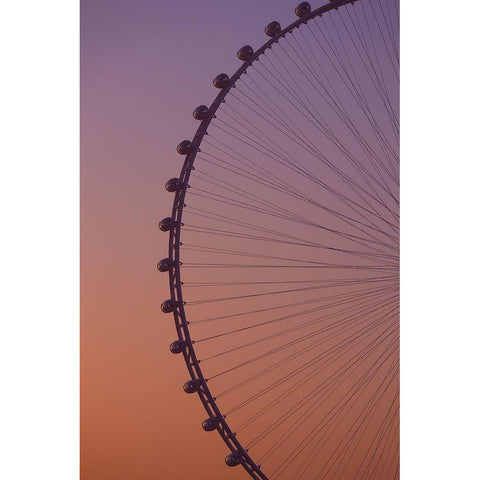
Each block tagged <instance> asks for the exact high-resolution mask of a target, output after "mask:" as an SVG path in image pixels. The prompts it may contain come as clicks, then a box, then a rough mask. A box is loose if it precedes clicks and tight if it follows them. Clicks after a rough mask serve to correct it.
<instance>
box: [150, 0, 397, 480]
mask: <svg viewBox="0 0 480 480" xmlns="http://www.w3.org/2000/svg"><path fill="white" fill-rule="evenodd" d="M295 14H296V16H297V19H296V20H295V21H294V22H293V23H292V24H290V25H289V26H287V27H286V28H283V29H282V27H281V25H280V24H279V23H278V22H277V21H273V22H271V23H269V24H268V25H267V26H266V28H265V34H266V35H267V38H268V41H267V42H266V43H265V44H264V45H262V46H261V47H260V48H259V49H258V50H256V51H255V50H254V49H253V48H252V47H251V46H250V45H245V46H243V47H242V48H240V49H239V50H238V53H237V56H238V59H239V62H241V63H240V66H239V68H238V70H237V71H236V72H235V73H233V74H232V75H231V76H229V75H227V74H226V73H220V74H219V75H217V76H216V77H215V79H214V80H213V85H214V87H216V88H217V89H218V95H217V96H216V98H215V99H214V100H213V102H212V103H211V105H210V106H206V105H200V106H199V107H197V108H196V109H195V110H194V112H193V116H194V117H195V119H197V120H198V121H199V122H200V123H199V127H198V129H197V131H196V133H195V135H194V137H193V139H192V140H184V141H182V142H181V143H180V144H179V145H178V147H177V151H178V153H179V154H180V155H183V156H185V160H184V163H183V167H182V169H181V172H180V175H179V176H178V178H172V179H170V180H168V181H167V183H166V185H165V188H166V189H167V191H168V192H171V193H172V194H173V195H174V199H173V208H172V213H171V216H169V217H167V218H164V219H163V220H161V221H160V223H159V228H160V230H161V231H163V232H168V233H169V247H168V257H167V258H164V259H163V260H160V261H159V262H158V265H157V267H158V270H160V271H161V272H168V275H169V282H170V298H168V299H167V300H165V301H164V302H163V303H162V306H161V309H162V311H163V312H165V313H168V314H173V318H174V321H175V327H176V331H177V335H178V339H176V340H175V341H173V343H172V344H171V345H170V351H171V352H172V353H173V354H176V355H179V356H181V357H183V359H184V361H185V363H186V366H187V370H188V373H189V375H190V378H189V379H188V380H187V381H186V382H185V383H184V385H183V389H184V391H185V392H186V393H187V394H195V395H196V396H198V398H199V399H200V401H201V402H202V404H203V406H204V408H205V410H206V417H205V419H204V420H203V423H202V422H201V419H199V420H200V421H199V426H200V424H201V427H202V428H203V430H205V431H206V432H213V431H216V432H218V434H219V435H220V437H221V439H222V440H223V441H224V442H225V444H226V446H227V449H226V457H225V463H226V465H227V466H229V467H240V466H241V467H243V468H244V469H245V470H246V472H247V473H248V474H249V475H250V476H251V477H252V478H254V479H262V480H267V479H268V480H274V479H289V480H299V479H309V480H317V479H339V478H341V479H342V480H348V479H352V480H353V479H355V480H358V479H368V480H371V479H379V480H390V479H396V478H399V452H398V449H399V445H398V435H399V433H398V428H399V385H398V381H399V380H398V378H399V353H398V349H399V345H398V342H399V338H398V333H399V331H398V329H399V298H398V294H399V291H398V290H399V114H398V112H399V95H398V90H399V45H398V36H399V30H398V23H399V11H398V0H349V1H345V0H333V1H330V2H328V3H326V4H324V5H322V6H320V7H319V8H316V9H313V8H312V7H311V6H310V4H309V3H308V2H302V3H301V4H299V5H298V6H297V7H296V9H295ZM207 434H208V433H206V435H207ZM226 478H228V477H226Z"/></svg>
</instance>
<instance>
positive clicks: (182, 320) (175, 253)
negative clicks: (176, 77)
mask: <svg viewBox="0 0 480 480" xmlns="http://www.w3.org/2000/svg"><path fill="white" fill-rule="evenodd" d="M356 1H358V0H330V3H328V4H326V5H323V6H321V7H319V8H317V9H315V10H313V11H312V12H311V13H310V14H308V15H306V16H304V17H301V18H299V19H298V20H296V21H295V22H293V23H291V24H290V25H289V26H288V27H286V28H285V29H283V30H282V31H281V32H279V33H278V34H277V35H275V36H274V37H272V38H271V39H270V40H268V41H267V42H266V43H265V44H264V45H262V46H261V47H260V48H259V49H258V50H257V51H256V52H254V53H253V55H252V56H251V57H250V58H249V60H247V61H245V62H243V64H242V65H241V66H240V68H238V70H237V71H236V72H235V73H234V74H233V75H232V77H231V78H230V80H229V82H228V85H227V86H226V87H225V88H223V89H221V91H220V93H219V94H218V95H217V97H216V98H215V100H214V101H213V102H212V104H211V105H210V107H209V109H208V117H207V118H205V119H204V120H202V121H201V124H200V126H199V127H198V129H197V131H196V133H195V136H194V138H193V140H192V145H193V148H192V151H191V152H190V153H188V154H187V156H186V158H185V161H184V163H183V167H182V170H181V174H180V177H179V180H180V182H181V188H180V189H179V190H177V191H176V192H175V199H174V201H173V208H172V215H171V218H172V220H173V226H172V227H171V228H170V236H169V246H168V258H169V260H170V261H171V267H170V269H169V281H170V294H171V300H172V301H173V302H174V303H173V306H174V308H173V316H174V320H175V328H176V331H177V335H178V340H179V341H180V342H182V345H183V349H182V353H183V357H184V359H185V363H186V365H187V369H188V371H189V373H190V377H191V380H192V381H193V382H195V386H196V392H197V393H198V395H199V397H200V400H201V402H202V404H203V406H204V408H205V410H206V411H207V413H208V416H209V417H210V418H212V419H215V420H216V421H217V422H218V426H217V428H216V430H217V431H218V433H219V434H220V436H221V437H222V439H223V441H224V442H225V443H226V445H227V446H228V448H229V449H230V450H231V452H232V455H233V457H231V458H232V459H233V460H234V464H241V465H242V466H243V468H244V469H245V470H246V471H247V472H248V473H249V475H250V476H251V477H252V478H254V479H257V480H259V479H261V480H268V477H267V476H266V475H265V473H263V472H262V470H261V467H260V465H257V464H256V463H255V462H254V460H253V459H252V458H251V457H250V455H249V454H248V451H247V450H246V449H245V448H244V447H243V446H242V444H241V443H240V442H239V440H238V439H237V438H236V434H235V433H234V432H233V431H232V430H231V428H230V427H229V425H228V423H227V421H226V419H225V417H224V416H223V415H222V413H221V411H220V409H219V408H218V406H217V404H216V399H215V397H214V396H213V395H212V393H211V392H210V389H209V387H208V385H207V380H206V379H205V377H204V375H203V373H202V369H201V367H200V361H199V360H198V359H197V356H196V354H195V349H194V346H193V345H194V341H193V340H192V339H191V337H190V332H189V328H188V324H189V322H188V320H187V316H186V313H185V308H184V305H185V302H184V300H183V294H182V282H181V276H180V273H181V265H182V262H181V260H180V247H181V245H182V243H181V241H180V236H181V227H182V214H183V209H184V207H185V206H186V205H185V203H184V202H185V195H186V192H187V188H188V181H189V178H190V173H191V171H192V170H194V169H195V167H194V161H195V157H196V155H197V153H198V152H199V151H200V145H201V143H202V140H203V138H204V136H205V135H207V128H208V126H209V125H210V122H211V120H212V119H213V118H215V113H216V111H217V110H218V108H219V107H220V105H221V104H222V103H223V102H224V98H225V96H226V95H227V94H228V93H229V92H230V90H231V89H232V88H234V87H235V82H236V81H237V80H238V79H239V78H240V76H241V75H242V74H244V73H246V71H247V69H248V68H249V67H250V66H251V65H252V64H253V62H255V61H256V60H257V59H258V58H259V56H260V55H262V54H263V53H264V52H265V51H266V49H267V48H271V46H272V44H274V43H276V42H278V41H279V39H280V38H282V37H284V36H285V35H286V34H287V33H291V32H292V31H293V29H295V28H299V27H300V26H301V25H302V24H304V23H307V22H308V21H309V20H311V19H313V18H315V17H318V16H321V15H322V14H323V13H326V12H328V11H330V10H333V9H338V8H339V7H341V6H343V5H347V4H349V3H350V4H353V3H354V2H356Z"/></svg>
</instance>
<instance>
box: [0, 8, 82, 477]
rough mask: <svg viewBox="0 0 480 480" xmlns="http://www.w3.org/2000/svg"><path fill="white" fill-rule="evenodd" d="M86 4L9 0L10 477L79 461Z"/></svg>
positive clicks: (5, 241) (6, 430)
mask: <svg viewBox="0 0 480 480" xmlns="http://www.w3.org/2000/svg"><path fill="white" fill-rule="evenodd" d="M78 33H79V15H78V4H77V3H76V2H72V1H65V0H57V1H53V0H50V1H41V2H39V1H34V0H30V1H21V2H14V1H11V2H2V3H1V7H0V43H1V45H2V55H1V65H2V74H1V77H0V78H1V88H0V95H1V99H0V115H1V141H0V144H1V153H0V159H1V175H0V177H1V178H0V182H1V187H0V208H1V225H2V227H3V228H2V233H1V237H0V238H1V249H0V252H1V253H0V255H1V263H0V265H1V273H2V289H1V293H2V295H1V297H2V300H1V302H0V304H1V312H0V318H1V320H0V321H1V332H0V363H1V369H2V373H1V377H0V378H1V384H0V385H1V387H2V391H1V393H0V403H1V406H0V416H1V418H0V452H1V453H0V457H1V460H0V478H3V479H6V480H7V479H8V480H14V479H22V480H23V479H25V480H27V479H28V480H30V479H48V480H69V479H75V478H78V475H79V474H78V470H79V461H78V450H79V440H78V438H79V428H78V423H79V421H78V419H79V416H78V410H79V401H78V398H79V388H78V383H79V373H78V370H79V362H78V356H79V348H78V343H79V335H78V330H79V323H78V322H79V314H78V310H79V301H78V284H79V280H78V277H79V268H78V265H79V253H78V251H79V240H78V238H79V229H78V220H79V213H78V210H79V201H78V194H79V189H78V156H79V153H78V151H79V143H78V124H79V120H78V119H79V108H78V103H79V102H78V92H79V81H78V63H79V62H78V59H79V55H78Z"/></svg>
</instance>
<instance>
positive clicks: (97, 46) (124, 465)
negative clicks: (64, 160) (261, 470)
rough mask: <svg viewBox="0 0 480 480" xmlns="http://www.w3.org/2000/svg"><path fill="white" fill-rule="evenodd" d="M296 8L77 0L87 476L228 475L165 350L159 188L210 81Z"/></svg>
mask: <svg viewBox="0 0 480 480" xmlns="http://www.w3.org/2000/svg"><path fill="white" fill-rule="evenodd" d="M297 3H298V2H297ZM321 3H323V2H312V6H313V7H316V6H318V5H320V4H321ZM295 5H296V3H295V2H292V1H290V0H288V1H285V0H281V1H279V0H262V1H254V0H249V1H242V2H232V1H230V2H224V1H219V0H218V1H201V2H198V1H191V0H189V1H184V2H166V1H161V0H157V1H153V0H150V1H149V0H135V1H134V0H129V1H124V0H82V1H81V129H82V131H81V134H82V138H81V190H82V198H81V221H82V233H81V256H82V262H81V269H82V271H81V273H82V277H81V288H82V291H81V308H82V311H81V313H82V323H81V343H82V345H81V353H82V358H81V367H82V371H81V382H82V399H81V400H82V405H81V408H82V410H81V431H82V438H81V449H82V458H81V468H82V470H81V471H82V473H81V478H82V479H83V480H87V479H88V480H93V479H95V480H109V479H115V480H123V479H125V480H126V479H129V480H130V479H141V480H150V479H151V480H153V479H159V478H175V479H182V478H195V479H196V480H207V479H208V480H220V479H223V478H225V474H226V473H227V472H226V471H225V469H226V467H225V465H224V461H223V458H224V456H225V454H226V453H227V452H226V448H225V446H224V445H223V443H222V442H221V440H220V438H219V437H218V435H216V434H211V435H208V434H205V432H203V431H202V429H201V428H200V421H201V419H203V418H204V417H205V412H204V410H203V407H202V406H201V404H200V402H199V401H198V399H197V398H196V396H194V397H191V396H186V395H185V394H184V393H183V390H182V384H183V380H184V379H185V380H186V379H187V372H186V368H185V365H184V363H183V362H182V361H181V359H179V358H178V357H174V356H172V355H171V354H170V353H169V351H168V345H169V343H170V342H171V341H172V340H174V339H175V330H174V325H173V321H172V319H171V316H165V315H163V314H162V313H161V312H160V308H159V306H160V303H161V302H162V301H163V300H165V299H166V298H167V297H168V293H167V278H166V276H165V275H161V274H159V272H158V271H157V270H156V268H155V264H156V261H157V260H158V259H160V258H163V257H164V256H166V252H167V236H166V235H162V233H161V232H159V230H158V228H157V221H158V220H159V219H160V218H162V217H164V216H167V215H169V214H170V210H171V203H172V196H171V194H168V193H167V192H166V191H165V189H164V187H163V184H164V182H165V180H166V179H168V178H170V177H173V176H177V175H178V173H179V171H180V167H181V162H182V160H183V158H181V157H179V155H178V154H177V153H176V152H175V147H176V145H177V143H178V142H179V141H180V140H182V139H184V138H191V137H192V136H193V133H194V132H195V129H196V128H197V126H198V123H197V122H196V121H195V120H194V119H193V118H192V116H191V112H192V110H193V109H194V108H195V107H196V106H197V105H199V104H201V103H205V104H207V105H208V104H209V103H210V102H211V100H212V99H213V98H214V96H215V95H216V93H217V91H216V89H214V87H213V86H212V83H211V82H212V79H213V77H214V76H215V75H216V74H217V73H220V72H226V73H229V74H230V73H232V72H233V71H234V70H236V69H237V68H238V65H239V61H238V59H237V58H236V55H235V54H236V51H237V50H238V48H239V47H240V46H242V45H244V44H245V43H250V44H251V45H252V46H253V47H254V49H256V48H257V47H258V46H260V45H261V44H262V43H263V42H264V41H265V39H266V37H265V35H264V33H263V28H264V26H265V25H266V24H267V23H269V22H270V21H272V20H278V21H280V23H281V24H282V25H286V24H288V23H290V22H291V21H293V20H294V19H295V18H296V17H295V15H294V12H293V10H294V7H295ZM228 474H229V478H231V479H232V480H235V479H242V478H245V472H244V471H243V469H240V468H238V469H232V470H230V471H229V472H228Z"/></svg>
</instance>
